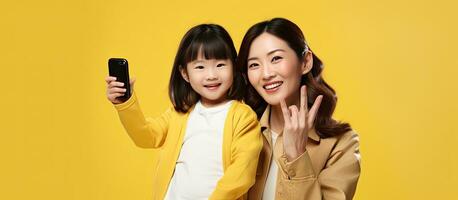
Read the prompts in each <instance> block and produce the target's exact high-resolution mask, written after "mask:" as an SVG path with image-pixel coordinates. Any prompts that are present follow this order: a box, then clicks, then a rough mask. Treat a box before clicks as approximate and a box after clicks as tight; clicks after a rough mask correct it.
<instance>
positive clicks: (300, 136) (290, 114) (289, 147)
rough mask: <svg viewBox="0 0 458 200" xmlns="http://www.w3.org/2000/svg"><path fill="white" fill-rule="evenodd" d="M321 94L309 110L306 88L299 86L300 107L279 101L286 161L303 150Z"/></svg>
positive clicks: (321, 97)
mask: <svg viewBox="0 0 458 200" xmlns="http://www.w3.org/2000/svg"><path fill="white" fill-rule="evenodd" d="M322 99H323V95H319V96H318V97H317V98H316V99H315V102H314V103H313V106H312V108H310V111H309V110H308V107H307V105H308V104H307V88H306V86H305V85H304V86H302V87H301V96H300V108H299V109H298V108H297V106H296V105H292V106H289V107H287V105H286V102H285V100H284V99H283V100H282V101H281V102H280V105H281V110H282V113H283V119H284V120H285V124H284V128H283V149H284V151H285V154H286V157H287V159H288V161H292V160H294V159H296V158H297V157H299V156H300V155H301V154H302V153H304V152H305V145H306V143H307V139H308V133H309V131H310V130H311V129H312V128H313V123H314V121H315V117H316V114H317V112H318V108H319V107H320V104H321V101H322Z"/></svg>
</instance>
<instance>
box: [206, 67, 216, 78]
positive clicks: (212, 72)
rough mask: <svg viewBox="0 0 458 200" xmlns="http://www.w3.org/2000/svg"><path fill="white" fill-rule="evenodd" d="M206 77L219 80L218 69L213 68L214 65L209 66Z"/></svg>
mask: <svg viewBox="0 0 458 200" xmlns="http://www.w3.org/2000/svg"><path fill="white" fill-rule="evenodd" d="M206 79H207V80H209V81H213V80H217V79H218V76H217V74H216V70H215V69H213V67H210V68H208V70H207V77H206Z"/></svg>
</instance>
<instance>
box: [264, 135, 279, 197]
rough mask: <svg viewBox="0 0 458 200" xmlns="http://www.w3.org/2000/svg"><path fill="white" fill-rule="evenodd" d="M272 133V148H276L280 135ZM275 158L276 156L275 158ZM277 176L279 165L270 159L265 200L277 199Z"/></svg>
mask: <svg viewBox="0 0 458 200" xmlns="http://www.w3.org/2000/svg"><path fill="white" fill-rule="evenodd" d="M270 132H271V133H272V135H271V137H272V148H273V147H274V146H275V142H277V138H278V134H277V133H275V132H274V131H272V130H271V131H270ZM273 157H274V158H275V156H273ZM277 175H278V165H277V162H275V160H274V159H273V158H272V159H270V168H269V173H268V174H267V181H266V185H265V186H264V192H263V194H262V199H263V200H274V199H275V191H276V188H277Z"/></svg>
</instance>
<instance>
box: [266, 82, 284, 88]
mask: <svg viewBox="0 0 458 200" xmlns="http://www.w3.org/2000/svg"><path fill="white" fill-rule="evenodd" d="M281 84H282V83H281V82H278V83H274V84H270V85H266V86H264V88H265V89H267V90H270V89H274V88H276V87H278V86H280V85H281Z"/></svg>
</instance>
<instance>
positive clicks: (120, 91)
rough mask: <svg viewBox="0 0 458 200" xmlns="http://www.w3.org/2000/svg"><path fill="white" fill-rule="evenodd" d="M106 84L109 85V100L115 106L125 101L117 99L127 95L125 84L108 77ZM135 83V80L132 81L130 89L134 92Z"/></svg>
mask: <svg viewBox="0 0 458 200" xmlns="http://www.w3.org/2000/svg"><path fill="white" fill-rule="evenodd" d="M105 82H106V83H107V99H108V100H109V101H110V102H111V103H113V104H120V103H122V102H123V101H121V100H120V99H118V98H117V97H120V96H123V95H124V93H126V88H123V87H124V83H122V82H118V81H116V77H113V76H108V77H106V78H105ZM134 83H135V78H132V79H130V88H131V91H132V92H133V91H134Z"/></svg>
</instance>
